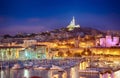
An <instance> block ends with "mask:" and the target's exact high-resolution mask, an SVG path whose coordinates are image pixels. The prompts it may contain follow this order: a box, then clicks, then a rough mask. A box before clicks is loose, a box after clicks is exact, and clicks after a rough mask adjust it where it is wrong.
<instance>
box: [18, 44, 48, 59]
mask: <svg viewBox="0 0 120 78" xmlns="http://www.w3.org/2000/svg"><path fill="white" fill-rule="evenodd" d="M47 53H48V52H47V47H46V45H32V46H30V47H28V48H25V49H24V50H22V51H20V53H19V55H20V57H19V59H21V60H26V59H46V58H47Z"/></svg>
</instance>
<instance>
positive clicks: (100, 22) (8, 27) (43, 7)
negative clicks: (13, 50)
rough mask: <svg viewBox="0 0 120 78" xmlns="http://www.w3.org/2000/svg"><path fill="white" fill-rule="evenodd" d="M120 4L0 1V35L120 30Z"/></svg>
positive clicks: (119, 0) (112, 0) (116, 0)
mask: <svg viewBox="0 0 120 78" xmlns="http://www.w3.org/2000/svg"><path fill="white" fill-rule="evenodd" d="M119 4H120V0H0V34H7V33H10V34H15V33H17V32H27V33H29V32H30V33H32V32H41V31H46V30H52V29H56V28H61V27H66V26H67V25H68V24H69V22H70V21H71V19H72V17H73V16H75V19H76V24H80V26H81V27H92V28H97V29H101V30H120V5H119Z"/></svg>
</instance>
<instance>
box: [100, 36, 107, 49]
mask: <svg viewBox="0 0 120 78" xmlns="http://www.w3.org/2000/svg"><path fill="white" fill-rule="evenodd" d="M100 46H101V47H105V46H106V39H105V38H100Z"/></svg>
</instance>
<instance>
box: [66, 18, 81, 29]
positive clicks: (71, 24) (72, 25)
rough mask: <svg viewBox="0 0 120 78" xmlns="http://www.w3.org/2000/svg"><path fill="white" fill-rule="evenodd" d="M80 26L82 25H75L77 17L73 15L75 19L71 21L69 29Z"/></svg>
mask: <svg viewBox="0 0 120 78" xmlns="http://www.w3.org/2000/svg"><path fill="white" fill-rule="evenodd" d="M79 27H80V25H75V18H74V16H73V19H72V21H71V22H70V24H69V25H68V26H67V28H68V29H69V30H73V29H74V28H79Z"/></svg>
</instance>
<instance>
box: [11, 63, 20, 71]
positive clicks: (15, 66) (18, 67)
mask: <svg viewBox="0 0 120 78" xmlns="http://www.w3.org/2000/svg"><path fill="white" fill-rule="evenodd" d="M12 69H13V70H17V69H21V67H20V65H19V64H14V66H13V67H12Z"/></svg>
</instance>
